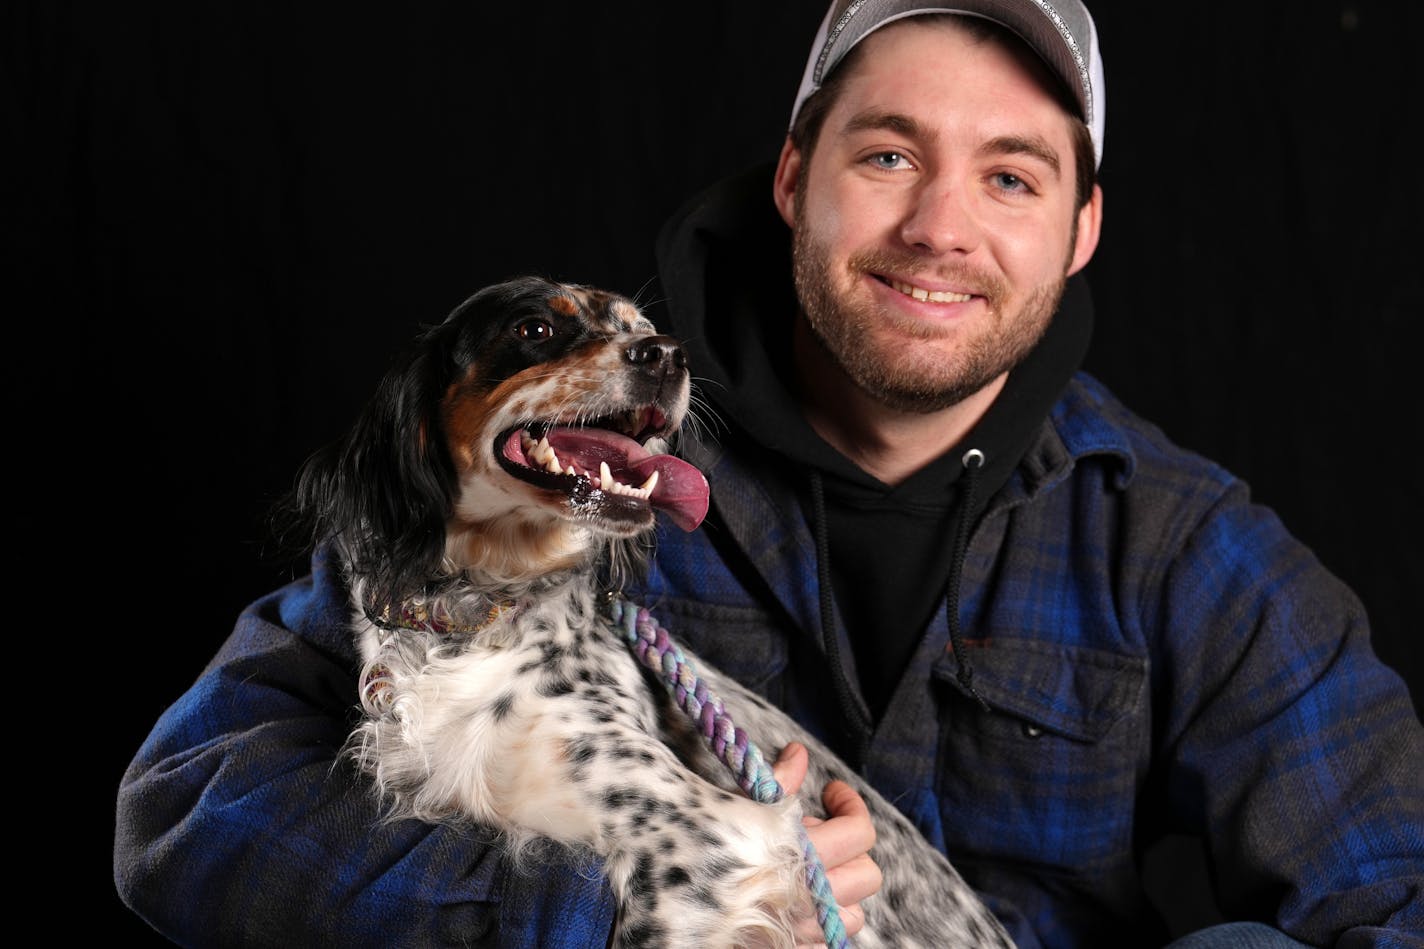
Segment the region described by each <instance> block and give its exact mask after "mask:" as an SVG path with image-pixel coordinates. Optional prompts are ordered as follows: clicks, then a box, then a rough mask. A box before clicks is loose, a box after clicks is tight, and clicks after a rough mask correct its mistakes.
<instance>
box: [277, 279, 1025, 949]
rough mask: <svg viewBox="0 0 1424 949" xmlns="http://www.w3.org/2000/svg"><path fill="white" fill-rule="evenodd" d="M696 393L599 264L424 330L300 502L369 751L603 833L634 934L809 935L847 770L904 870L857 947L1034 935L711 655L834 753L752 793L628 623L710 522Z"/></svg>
mask: <svg viewBox="0 0 1424 949" xmlns="http://www.w3.org/2000/svg"><path fill="white" fill-rule="evenodd" d="M690 400H691V381H690V375H689V370H688V366H687V360H686V358H685V356H684V353H683V350H682V348H681V347H680V346H679V344H678V343H677V342H676V341H675V340H674V339H672V338H670V337H668V336H665V335H660V334H658V333H657V331H656V330H655V328H654V326H653V324H652V323H651V322H650V321H649V320H648V319H647V318H646V317H645V316H644V315H643V313H642V312H641V311H640V310H639V308H638V307H637V306H636V305H635V304H634V303H633V302H632V301H631V300H629V299H627V298H625V297H622V296H619V295H617V294H613V293H610V292H607V291H604V290H600V289H597V288H593V287H589V286H583V285H572V284H561V283H555V282H552V281H549V280H545V279H543V278H537V277H524V278H519V279H515V280H511V281H507V282H504V283H500V284H496V285H493V286H490V287H486V288H484V289H483V290H480V291H479V292H477V293H475V294H474V295H473V296H472V297H470V298H469V299H468V300H466V301H465V302H464V303H463V304H461V305H460V306H459V307H457V308H456V309H455V310H454V311H453V312H452V313H451V314H450V315H449V317H447V318H446V319H445V320H444V321H443V322H442V323H440V324H438V325H435V326H432V327H429V328H427V329H426V330H425V331H424V332H423V333H422V334H421V335H420V337H419V338H418V339H417V340H416V342H415V344H414V346H413V347H412V348H411V349H410V351H409V352H407V353H406V354H405V355H404V356H403V357H401V358H400V359H399V360H398V361H397V362H396V363H395V364H394V365H393V366H392V368H391V369H390V370H389V371H388V372H387V374H386V375H385V377H384V378H383V379H382V381H381V383H380V386H379V388H378V389H377V391H376V393H375V395H374V396H373V398H372V399H371V400H370V402H369V403H368V404H367V406H366V408H365V409H364V410H363V411H362V412H361V414H360V416H359V418H358V419H357V421H356V424H355V425H354V426H353V427H352V429H351V430H350V432H349V433H348V434H347V435H346V436H344V437H343V438H341V439H339V440H338V441H337V442H335V443H333V444H332V445H331V446H329V447H328V449H326V450H325V451H323V452H319V453H318V454H316V455H313V456H312V458H311V459H309V461H308V462H307V463H306V465H305V466H304V467H303V469H302V471H301V473H300V475H299V477H298V479H297V483H296V486H295V488H294V491H293V494H292V497H291V504H290V509H289V511H288V514H289V518H290V521H291V522H292V523H295V524H297V525H300V529H301V530H303V531H305V532H306V536H307V538H308V539H309V540H310V541H311V542H314V543H321V544H328V545H330V546H331V549H332V550H333V551H334V552H335V553H336V555H337V557H338V558H339V563H340V564H341V565H342V570H343V572H344V575H345V577H346V579H347V581H348V583H349V588H350V592H351V607H352V627H353V635H354V636H355V639H356V642H357V644H358V646H359V650H360V653H361V656H362V658H363V660H364V668H363V669H362V672H361V675H360V679H359V689H360V695H359V699H360V703H361V707H362V710H363V711H362V718H361V721H360V723H359V725H357V726H356V727H355V729H354V731H353V733H352V735H351V739H350V741H349V743H348V747H347V751H348V753H349V754H351V755H352V756H353V757H354V758H355V759H356V760H357V761H358V762H359V763H360V766H361V767H362V768H363V769H364V771H365V772H366V773H368V774H369V775H370V776H371V778H372V779H373V784H374V786H375V788H376V789H377V791H378V793H379V794H380V795H381V797H382V798H383V800H384V801H385V803H386V804H387V807H388V813H389V814H390V815H391V816H392V817H393V818H396V817H409V818H418V819H421V820H425V821H431V822H441V821H454V822H462V821H463V822H473V823H474V824H477V825H481V826H484V827H488V828H493V829H495V830H497V831H498V832H499V834H500V838H499V839H500V841H501V845H502V846H504V847H506V848H507V849H508V852H509V854H510V856H511V858H513V859H518V858H519V857H520V855H521V854H527V853H528V852H529V851H530V850H531V848H535V847H537V846H538V845H539V842H541V841H549V840H552V841H557V842H559V843H561V844H564V845H566V846H569V847H573V848H577V849H578V850H579V851H581V852H585V853H589V854H592V855H594V856H596V857H597V858H598V860H599V862H600V863H601V866H602V869H603V872H604V873H605V874H606V876H607V879H608V881H609V884H610V886H611V888H612V891H613V893H614V894H615V896H616V898H617V901H618V916H617V922H616V925H615V934H614V937H613V940H612V943H611V944H612V945H614V946H617V947H622V949H630V947H634V946H649V947H652V946H670V947H671V946H687V947H697V949H708V947H734V946H770V947H790V946H792V945H794V944H795V938H794V935H793V921H794V920H795V919H796V918H797V917H799V916H804V915H806V914H808V913H809V912H810V906H811V904H810V897H809V896H808V889H807V885H806V883H805V877H804V871H805V866H804V860H805V857H803V854H802V850H801V840H802V838H801V821H802V817H803V815H813V816H818V817H824V816H825V814H824V810H823V808H822V804H821V791H822V789H823V788H824V786H825V784H826V783H827V782H828V781H829V780H831V779H833V778H838V779H841V780H844V781H847V782H849V783H850V784H851V785H852V786H853V787H854V788H855V789H856V790H857V791H858V792H859V793H860V794H861V796H862V797H863V798H864V799H865V801H866V804H867V806H868V807H869V809H870V813H871V817H872V821H873V823H874V825H875V828H876V834H877V837H876V841H877V842H876V844H875V846H874V849H873V850H872V856H873V858H874V859H875V861H876V863H877V864H878V865H879V867H880V870H881V872H882V874H883V883H882V886H881V889H880V890H879V892H878V893H877V894H876V895H874V896H872V897H870V898H869V899H867V900H865V901H864V902H863V903H862V908H863V910H864V912H865V923H864V928H863V929H862V931H861V932H859V933H858V934H857V936H856V938H855V944H856V945H857V946H860V947H867V949H868V947H877V946H885V947H894V949H913V947H946V946H975V947H983V946H1006V945H1011V943H1010V940H1009V938H1008V936H1007V935H1006V934H1005V932H1004V930H1003V929H1002V927H1001V926H1000V924H999V923H998V921H997V920H996V919H995V918H994V916H993V915H992V914H991V913H990V912H989V910H988V909H987V908H986V907H985V906H984V904H982V903H981V902H980V901H979V899H978V898H977V897H976V896H975V895H974V894H973V892H972V891H971V890H970V888H969V887H968V886H967V885H966V884H965V883H964V881H963V880H962V879H961V878H960V876H959V875H958V873H957V872H956V871H955V870H954V869H953V868H952V867H951V866H950V864H949V862H948V861H947V860H946V859H945V857H944V856H943V855H942V854H940V853H939V852H938V851H936V850H934V849H933V848H932V847H931V846H930V845H929V844H928V843H927V842H926V841H925V840H924V838H923V837H922V836H921V835H920V834H919V833H918V832H917V831H916V830H915V828H914V827H913V825H911V824H910V823H909V822H908V821H907V820H906V819H905V818H904V817H903V816H902V815H901V814H900V813H899V811H897V810H896V809H895V808H894V807H893V806H892V805H890V804H888V803H887V802H886V801H885V800H883V799H882V798H881V797H880V795H879V794H877V793H876V792H875V791H874V789H872V788H871V787H869V786H868V785H867V784H866V783H865V782H864V781H863V780H862V779H860V777H859V776H858V775H857V774H856V773H855V772H854V771H852V770H851V769H850V768H848V767H846V766H845V765H844V764H843V763H841V762H840V761H838V760H837V759H836V758H835V756H834V755H833V754H832V753H831V752H830V751H829V750H828V749H827V748H825V747H824V746H823V745H822V744H821V743H820V742H818V741H817V740H816V739H815V738H814V737H812V736H811V735H809V734H807V733H806V732H805V731H803V730H802V729H801V728H800V727H799V726H798V725H797V724H796V723H795V722H794V721H792V720H791V719H790V718H789V717H787V716H786V715H785V714H784V713H782V712H781V711H779V710H778V709H776V708H775V707H773V706H772V705H770V704H769V703H767V702H766V701H764V700H762V699H761V698H760V697H758V696H756V695H755V694H754V693H752V692H750V691H748V690H746V689H744V688H743V687H741V686H740V685H738V684H737V683H736V682H735V681H733V680H731V679H730V678H728V677H725V676H723V675H721V674H719V673H718V672H717V671H716V670H715V669H713V668H711V667H710V666H707V665H706V664H705V663H700V662H699V664H698V669H699V671H700V673H701V675H702V677H703V680H704V681H705V682H706V683H707V684H708V685H709V687H710V688H711V689H712V691H713V692H714V693H715V694H717V695H719V696H720V697H721V698H722V699H723V701H724V702H725V706H726V708H727V709H728V710H729V711H730V712H732V713H733V714H734V715H735V716H736V721H737V725H738V726H739V727H740V728H742V729H743V730H744V731H745V732H746V733H747V734H748V735H750V736H751V737H752V739H753V740H754V741H755V742H757V743H758V744H759V745H760V746H761V747H765V748H767V749H769V750H770V751H779V750H780V749H781V748H782V747H784V746H785V745H786V744H787V743H789V742H792V741H796V742H800V743H802V744H804V745H805V746H806V747H807V749H808V750H809V752H810V758H811V765H810V770H809V772H808V774H807V776H806V779H805V780H804V782H803V784H802V786H801V789H800V792H799V794H798V795H797V796H795V797H788V798H786V799H784V800H782V801H781V802H779V803H774V804H763V803H758V802H756V801H753V800H751V799H750V798H749V797H747V796H746V795H745V794H743V793H742V792H741V791H740V790H739V789H738V785H737V783H736V782H735V780H734V779H733V777H732V776H731V775H730V774H729V772H728V770H727V768H726V767H725V765H724V764H723V763H722V761H721V760H719V759H718V758H717V757H716V755H714V754H713V752H712V751H711V750H710V749H708V747H707V746H706V744H705V743H703V742H701V741H699V739H698V736H697V734H696V730H695V728H694V727H693V726H692V725H691V723H690V722H689V721H688V720H686V719H684V718H681V717H680V710H679V709H677V708H676V707H675V706H674V703H673V700H672V698H671V697H670V696H669V693H668V690H667V689H666V688H661V687H659V685H658V684H657V683H656V682H653V681H650V678H651V677H650V675H649V673H647V672H646V671H645V670H644V669H642V668H641V667H640V665H639V663H638V661H637V660H636V659H635V657H634V655H633V654H632V652H630V651H629V649H628V647H627V645H626V643H625V642H623V641H622V640H621V639H620V637H619V634H618V633H617V631H616V630H614V628H613V624H612V623H611V622H610V620H609V619H608V618H607V615H606V612H605V610H604V605H605V602H606V601H605V594H606V591H608V590H609V589H614V588H616V584H617V583H618V582H619V580H620V578H626V577H628V576H631V575H632V571H634V570H637V569H638V568H639V567H640V565H641V564H642V563H643V562H644V561H645V560H646V558H647V556H648V548H647V544H648V540H647V538H648V537H649V536H650V530H651V528H652V527H653V526H654V519H655V516H656V514H657V512H661V513H662V514H663V515H664V516H666V517H669V518H671V519H672V521H673V522H674V523H675V524H676V525H678V526H679V527H681V528H683V529H685V530H693V529H695V528H696V527H697V525H698V524H699V523H700V522H701V520H702V518H703V516H704V515H705V514H706V512H707V509H708V486H707V482H706V480H705V479H704V478H703V477H702V475H701V473H700V472H699V471H698V470H697V469H696V468H694V467H693V466H691V465H689V464H688V463H686V462H685V461H682V460H680V459H679V458H677V457H676V456H675V454H674V453H673V452H672V451H671V449H672V447H673V442H674V438H675V435H676V433H677V431H678V429H679V427H680V426H681V425H682V424H683V422H684V420H685V419H686V418H687V416H688V409H689V404H690ZM288 529H292V528H291V524H289V526H288ZM690 658H691V661H697V660H695V657H690Z"/></svg>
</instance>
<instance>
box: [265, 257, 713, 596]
mask: <svg viewBox="0 0 1424 949" xmlns="http://www.w3.org/2000/svg"><path fill="white" fill-rule="evenodd" d="M689 394H690V380H689V375H688V370H687V362H686V359H685V357H684V355H683V351H682V348H681V347H680V346H679V345H678V344H677V342H676V341H675V340H673V339H671V338H670V337H667V336H662V335H658V334H657V332H656V331H655V330H654V328H653V325H652V323H651V322H649V321H648V319H647V318H646V317H644V316H643V314H642V313H641V312H640V311H639V310H638V308H637V307H636V306H635V305H634V304H633V303H632V302H631V301H629V300H627V299H625V298H623V297H620V296H617V295H615V294H612V293H607V292H605V291H602V290H597V289H593V288H590V287H584V286H576V285H570V284H559V283H553V282H550V281H547V280H543V279H539V278H533V277H526V278H521V279H518V280H513V281H509V282H506V283H501V284H496V285H494V286H491V287H487V288H485V289H484V290H481V291H480V292H478V293H476V294H475V295H474V296H472V297H470V298H469V299H468V300H466V301H465V302H464V303H463V304H461V305H460V306H459V307H458V308H457V309H456V310H455V311H454V312H453V313H451V314H450V316H449V317H447V318H446V319H445V321H444V322H443V323H441V324H439V325H438V326H434V327H432V328H430V329H429V330H427V331H426V332H425V333H423V334H422V335H421V336H420V338H419V339H418V340H417V341H416V344H415V346H414V347H413V348H412V349H411V350H410V351H409V352H408V353H407V354H406V355H405V356H404V358H402V359H401V360H399V361H398V362H397V363H396V364H395V366H394V367H393V368H392V369H391V370H390V371H389V372H388V373H387V374H386V376H385V378H384V379H383V380H382V382H381V384H380V387H379V388H378V390H377V392H376V395H375V396H374V397H373V398H372V399H371V401H370V402H369V403H368V405H367V407H366V409H365V410H364V411H363V413H362V414H361V416H360V418H359V419H358V421H357V424H356V425H355V426H354V428H353V429H352V431H351V432H350V433H349V434H348V435H347V436H346V437H345V438H344V439H343V440H341V441H340V442H339V443H337V444H336V445H334V446H332V447H331V448H330V449H328V450H326V451H325V452H322V453H320V454H318V455H316V456H314V457H313V458H312V459H311V461H309V462H308V464H307V466H306V468H305V469H304V470H303V473H302V476H301V478H300V479H299V481H298V487H297V490H296V492H295V493H294V496H293V497H294V501H295V504H294V506H292V507H291V508H289V509H290V510H295V511H297V512H299V520H300V522H301V523H302V525H303V530H304V532H309V533H308V536H311V537H312V539H314V540H315V541H317V542H321V541H324V540H333V541H335V542H336V543H337V544H338V545H339V546H340V548H341V549H342V552H343V554H344V557H345V559H346V561H347V563H348V565H349V567H350V569H351V570H352V571H353V572H354V573H356V574H357V575H358V578H359V579H361V580H362V581H363V582H364V583H366V584H367V585H368V587H369V588H370V589H371V590H372V592H373V594H374V595H376V596H378V597H385V598H392V597H399V596H404V595H409V594H410V593H413V592H416V591H418V590H419V589H421V588H423V587H426V586H428V585H429V584H431V583H432V582H439V581H441V580H449V579H454V578H456V577H465V578H467V579H470V580H474V581H475V582H478V583H486V584H491V585H501V584H502V585H517V584H519V583H521V582H526V581H533V580H536V579H538V578H539V577H542V576H545V575H547V574H549V573H551V572H554V571H558V570H562V569H567V568H570V567H575V566H580V565H583V564H585V563H587V562H588V561H589V560H590V559H592V558H594V557H596V556H597V555H598V554H600V553H601V552H602V551H603V548H605V547H606V546H607V545H608V543H609V542H611V541H614V540H617V539H626V538H631V537H634V536H636V535H639V534H641V533H643V532H645V531H647V530H649V529H650V528H651V527H652V526H653V523H654V512H655V511H659V510H660V511H663V512H665V513H666V514H667V515H668V516H669V517H670V518H671V519H672V520H673V521H674V522H675V523H676V524H677V525H678V526H680V527H682V528H683V529H684V530H691V529H693V528H694V527H696V526H697V524H698V523H700V522H701V520H702V518H703V516H704V515H705V514H706V512H707V502H708V492H707V482H706V480H705V479H704V478H703V477H702V474H701V473H700V472H699V471H697V469H696V468H693V467H692V466H691V465H689V464H687V463H686V462H683V461H681V460H679V459H677V458H674V457H673V456H671V455H669V454H667V453H666V451H667V447H668V439H669V438H670V437H671V436H672V435H673V434H674V433H675V432H676V430H677V428H678V426H679V425H680V424H681V423H682V421H683V418H684V417H685V415H686V414H687V410H688V403H689Z"/></svg>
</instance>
